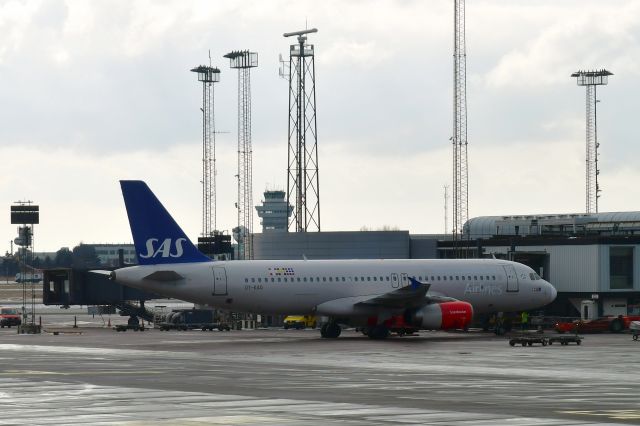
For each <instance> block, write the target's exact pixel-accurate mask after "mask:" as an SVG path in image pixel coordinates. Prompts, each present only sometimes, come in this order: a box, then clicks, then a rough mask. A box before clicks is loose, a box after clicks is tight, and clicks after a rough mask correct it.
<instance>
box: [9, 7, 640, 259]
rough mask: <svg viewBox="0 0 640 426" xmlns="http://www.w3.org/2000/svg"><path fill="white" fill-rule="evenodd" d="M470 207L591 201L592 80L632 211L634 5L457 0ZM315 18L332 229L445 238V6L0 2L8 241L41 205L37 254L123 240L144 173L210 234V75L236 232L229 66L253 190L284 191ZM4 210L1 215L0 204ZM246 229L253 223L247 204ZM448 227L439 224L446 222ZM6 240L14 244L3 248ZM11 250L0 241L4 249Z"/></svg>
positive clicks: (615, 183) (638, 13) (617, 188)
mask: <svg viewBox="0 0 640 426" xmlns="http://www.w3.org/2000/svg"><path fill="white" fill-rule="evenodd" d="M466 12H467V14H466V16H467V33H466V34H467V55H468V56H467V73H468V77H467V88H468V90H467V95H468V120H469V124H468V130H469V181H470V184H469V214H470V217H475V216H481V215H502V214H526V213H566V212H583V211H584V208H585V207H584V206H585V190H584V186H585V184H584V175H585V165H584V164H585V163H584V162H585V141H584V137H585V129H584V126H585V123H584V122H585V90H584V88H582V87H577V86H576V82H575V79H572V78H570V74H571V73H572V72H574V71H577V70H578V69H593V68H602V67H605V68H607V69H609V70H610V71H612V72H613V73H614V74H615V75H614V76H613V77H611V78H610V83H609V85H608V86H606V87H601V88H599V90H598V97H599V99H600V100H601V103H599V104H598V132H599V133H598V134H599V140H600V142H601V147H600V148H601V149H600V152H601V157H600V160H601V163H600V165H601V170H602V171H601V175H600V181H601V187H602V189H603V193H602V198H601V199H600V210H601V211H628V210H638V201H637V200H638V199H640V189H639V188H640V187H639V185H638V184H637V182H638V181H639V178H640V165H639V162H638V160H637V159H638V158H639V157H640V144H638V143H637V137H636V134H637V131H636V128H635V124H636V122H637V117H638V105H637V99H638V97H639V95H640V93H638V79H639V78H640V41H639V39H640V2H637V1H631V0H629V1H623V0H619V1H607V2H603V1H601V0H597V1H585V0H575V1H570V0H566V1H561V2H559V1H557V0H548V1H544V0H536V1H524V0H521V1H510V0H501V1H500V0H467V7H466ZM305 23H308V26H309V27H317V28H318V30H319V32H318V33H317V34H312V35H311V36H310V37H309V41H310V42H311V43H313V44H315V50H316V86H317V88H316V95H317V116H318V149H319V164H320V189H321V207H322V211H321V220H322V225H323V230H326V231H339V230H358V229H360V228H361V227H363V226H366V227H368V228H370V229H377V228H381V227H383V226H385V225H387V226H393V227H397V228H399V229H406V230H409V231H411V232H412V233H440V232H443V231H444V197H443V193H444V190H443V186H444V185H447V184H448V185H451V179H452V177H451V164H452V160H451V159H452V153H451V145H450V142H449V138H450V136H451V135H452V116H453V113H452V84H453V83H452V69H453V64H452V53H453V52H452V49H453V47H452V44H453V1H452V0H429V1H421V0H417V1H408V0H405V1H400V0H398V1H392V0H386V1H385V0H366V1H364V0H362V1H356V0H353V1H345V0H342V1H340V0H323V1H300V0H294V1H288V0H243V1H227V0H217V1H187V0H176V1H142V0H134V1H131V0H123V1H114V0H109V1H88V0H78V1H56V0H42V1H0V35H1V36H0V158H1V159H2V171H1V172H0V200H2V203H3V205H4V207H3V208H4V209H6V215H5V216H4V217H5V220H3V221H0V235H1V236H2V240H0V251H1V252H4V251H6V250H8V249H9V241H10V240H12V239H13V238H15V237H16V228H15V226H14V225H10V224H9V206H10V205H11V203H12V202H14V201H17V200H24V199H29V200H33V201H35V202H36V203H38V204H39V205H40V210H41V217H40V225H38V226H37V227H36V230H35V232H36V241H35V243H36V251H55V250H57V249H58V248H60V247H62V246H67V247H73V246H74V245H76V244H78V243H80V242H84V243H104V242H111V243H121V242H131V236H130V231H129V226H128V222H127V217H126V212H125V210H124V203H123V202H122V196H121V194H120V188H119V185H118V180H120V179H142V180H145V181H146V182H147V183H148V184H149V186H150V187H151V188H152V190H154V191H155V193H156V195H157V196H158V197H159V198H160V200H161V201H162V202H163V203H164V204H165V206H166V207H167V209H168V210H169V211H170V212H171V213H172V214H173V216H174V218H175V219H176V220H177V221H178V223H180V224H181V225H182V227H183V229H185V231H186V232H187V234H188V235H189V236H190V237H191V238H192V239H195V238H196V237H197V236H198V234H199V232H200V231H201V186H200V180H201V145H200V144H201V123H200V120H201V113H200V110H199V108H200V106H201V95H202V91H201V85H200V84H199V83H198V82H197V79H196V76H195V75H194V74H193V73H191V72H189V69H190V68H192V67H194V66H196V65H199V64H203V63H207V62H208V51H209V50H211V55H212V58H213V64H214V66H218V67H220V69H221V70H222V74H221V80H222V81H221V82H220V83H219V84H218V85H216V112H217V117H216V121H217V129H218V130H219V131H228V132H229V133H225V134H220V135H219V136H218V138H217V153H218V207H217V210H218V216H219V217H218V228H220V229H224V230H230V229H231V228H232V227H234V226H235V225H236V221H237V218H236V210H235V208H234V203H235V201H236V197H237V194H236V189H237V185H236V180H235V178H234V175H235V174H236V173H237V171H236V167H237V163H236V150H237V148H236V147H237V133H236V127H237V122H236V120H237V117H236V111H237V98H236V97H237V73H236V71H235V70H233V71H232V70H230V69H229V64H228V60H226V59H224V58H223V57H222V56H223V55H224V54H225V53H227V52H229V51H231V50H238V49H250V50H252V51H256V52H258V54H259V67H258V68H256V69H253V70H252V73H251V78H252V82H251V84H252V96H253V109H252V116H253V129H252V134H253V164H254V175H253V176H254V180H253V187H254V200H256V203H257V202H259V201H260V200H261V199H262V192H263V191H264V190H265V189H267V188H269V189H273V188H280V189H284V188H286V184H287V182H286V164H287V161H286V156H287V119H288V115H287V102H288V98H287V96H288V92H287V90H288V87H287V82H286V81H285V80H282V79H281V78H279V77H278V65H279V64H278V54H280V53H282V54H284V55H285V56H286V54H287V52H288V46H289V44H290V43H291V40H290V39H285V38H283V37H282V34H283V33H284V32H288V31H295V30H299V29H303V28H305V25H306V24H305ZM0 217H1V216H0ZM254 223H255V225H254V226H255V228H256V230H260V229H261V227H260V225H259V219H258V217H257V215H256V216H255V219H254ZM449 228H450V226H449ZM4 246H6V247H4ZM3 247H4V248H3Z"/></svg>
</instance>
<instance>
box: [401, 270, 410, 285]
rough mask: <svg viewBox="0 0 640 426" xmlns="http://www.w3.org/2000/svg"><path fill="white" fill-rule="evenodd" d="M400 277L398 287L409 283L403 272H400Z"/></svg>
mask: <svg viewBox="0 0 640 426" xmlns="http://www.w3.org/2000/svg"><path fill="white" fill-rule="evenodd" d="M400 279H401V282H400V287H406V286H408V285H409V278H408V275H407V274H405V273H404V272H403V273H402V274H400Z"/></svg>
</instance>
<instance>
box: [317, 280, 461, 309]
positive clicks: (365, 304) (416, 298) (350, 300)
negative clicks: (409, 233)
mask: <svg viewBox="0 0 640 426" xmlns="http://www.w3.org/2000/svg"><path fill="white" fill-rule="evenodd" d="M409 280H410V282H411V284H410V285H408V286H406V287H402V288H399V289H397V290H393V291H390V292H388V293H383V294H378V295H375V296H373V295H372V296H353V297H345V298H341V299H335V300H329V301H327V302H324V303H321V304H319V305H317V306H316V307H315V308H314V311H315V312H316V313H317V314H318V315H327V316H338V317H339V316H351V315H361V316H362V315H378V314H379V313H381V312H392V313H394V315H397V314H400V313H402V312H403V311H404V310H406V309H415V308H420V307H422V306H425V305H428V304H430V303H443V302H452V301H456V300H457V299H454V298H451V297H447V296H441V295H435V294H427V292H428V291H429V288H430V287H431V284H429V283H421V282H420V281H418V280H416V279H415V278H409Z"/></svg>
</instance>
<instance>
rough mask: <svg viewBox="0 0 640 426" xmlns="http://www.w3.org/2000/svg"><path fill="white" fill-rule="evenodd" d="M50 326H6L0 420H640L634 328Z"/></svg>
mask: <svg viewBox="0 0 640 426" xmlns="http://www.w3.org/2000/svg"><path fill="white" fill-rule="evenodd" d="M89 322H90V321H87V323H89ZM45 329H46V330H49V331H54V330H56V331H63V333H61V334H59V335H53V334H51V333H43V334H42V335H17V334H16V332H15V330H13V329H11V330H8V329H2V330H0V413H1V415H0V425H1V424H30V425H31V424H57V425H59V424H120V425H122V424H130V425H134V424H135V425H141V424H193V425H195V424H225V425H226V424H241V425H254V424H260V425H265V424H267V425H281V424H294V425H295V424H305V425H315V424H318V425H332V424H336V425H337V424H341V425H342V424H346V425H372V424H382V425H385V424H436V425H445V424H446V425H495V424H504V425H586V424H639V423H640V403H639V402H638V395H639V394H640V380H638V379H639V378H640V374H639V373H638V367H637V366H638V365H640V343H639V342H634V341H632V339H631V336H630V335H624V334H623V335H592V336H586V338H585V340H584V341H583V344H582V345H581V346H576V345H571V346H560V345H553V346H546V347H542V346H533V347H521V346H516V347H511V346H509V344H508V341H507V340H506V339H505V338H498V337H496V336H493V335H491V334H485V333H481V332H470V333H445V332H423V333H421V335H420V336H417V337H403V338H391V339H388V340H386V341H373V340H369V339H368V338H366V337H364V336H362V335H360V334H358V333H356V332H355V331H351V330H346V331H345V332H343V334H342V336H341V337H340V338H338V339H334V340H327V339H321V338H320V336H319V332H318V331H315V330H302V331H299V330H275V329H272V330H253V331H248V330H243V331H231V332H218V331H213V332H201V331H189V332H174V331H171V332H161V331H158V330H149V331H145V332H133V331H128V332H126V333H116V332H114V331H113V330H110V329H105V328H96V327H83V326H81V327H80V328H78V329H72V328H68V327H66V328H63V327H60V326H56V325H54V324H47V325H45ZM64 332H67V333H64Z"/></svg>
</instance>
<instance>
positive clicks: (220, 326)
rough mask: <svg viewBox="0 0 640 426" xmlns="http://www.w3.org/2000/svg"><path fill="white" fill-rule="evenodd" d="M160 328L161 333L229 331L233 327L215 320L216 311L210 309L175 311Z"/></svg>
mask: <svg viewBox="0 0 640 426" xmlns="http://www.w3.org/2000/svg"><path fill="white" fill-rule="evenodd" d="M158 327H159V328H160V331H168V330H182V331H187V330H202V331H205V330H209V331H213V330H214V329H217V330H219V331H229V330H231V327H230V326H229V325H228V324H226V323H224V322H220V321H216V319H215V318H214V311H212V310H209V309H174V310H173V311H171V312H170V313H169V314H168V315H167V317H166V318H165V320H164V321H163V322H161V323H160V324H159V325H158Z"/></svg>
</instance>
